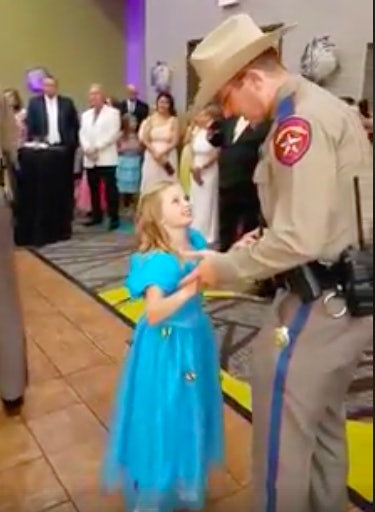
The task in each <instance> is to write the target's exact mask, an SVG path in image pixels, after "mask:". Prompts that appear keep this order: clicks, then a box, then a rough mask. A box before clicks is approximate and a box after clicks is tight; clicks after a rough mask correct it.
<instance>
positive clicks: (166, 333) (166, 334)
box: [161, 327, 172, 338]
mask: <svg viewBox="0 0 375 512" xmlns="http://www.w3.org/2000/svg"><path fill="white" fill-rule="evenodd" d="M171 334H172V327H162V329H161V335H162V336H163V338H169V336H170V335H171Z"/></svg>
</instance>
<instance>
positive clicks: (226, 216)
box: [211, 117, 270, 251]
mask: <svg viewBox="0 0 375 512" xmlns="http://www.w3.org/2000/svg"><path fill="white" fill-rule="evenodd" d="M269 128H270V125H269V123H263V124H261V125H259V126H257V127H255V128H253V127H251V125H250V124H249V123H248V122H247V121H245V120H244V119H243V118H237V117H231V118H228V119H223V120H221V121H220V125H218V127H217V129H216V130H214V131H212V137H213V138H212V140H211V142H212V144H213V145H215V146H220V147H221V151H220V155H219V239H220V250H222V251H227V250H228V249H229V248H230V247H231V246H232V245H233V244H234V242H235V241H236V240H237V239H238V235H239V230H241V232H242V233H247V232H249V231H252V230H253V229H255V228H257V227H258V226H259V217H260V206H259V200H258V193H257V189H256V186H255V184H254V183H253V174H254V170H255V167H256V165H257V163H258V160H259V150H260V146H261V145H262V144H263V142H264V140H265V138H266V136H267V134H268V131H269Z"/></svg>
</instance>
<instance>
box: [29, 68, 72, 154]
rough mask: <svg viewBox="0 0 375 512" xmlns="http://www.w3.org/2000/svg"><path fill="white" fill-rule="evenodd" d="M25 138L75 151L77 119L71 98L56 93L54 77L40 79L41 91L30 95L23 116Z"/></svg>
mask: <svg viewBox="0 0 375 512" xmlns="http://www.w3.org/2000/svg"><path fill="white" fill-rule="evenodd" d="M26 125H27V136H28V139H29V140H39V141H43V142H48V143H49V144H51V145H57V144H59V145H62V146H65V147H66V148H69V149H71V150H72V151H75V150H76V148H77V146H78V131H79V120H78V114H77V110H76V108H75V106H74V103H73V101H72V100H71V99H70V98H68V97H66V96H60V95H59V94H58V87H57V80H56V79H55V78H53V77H47V78H45V79H44V81H43V94H41V95H39V96H36V97H34V98H31V99H30V101H29V105H28V108H27V115H26Z"/></svg>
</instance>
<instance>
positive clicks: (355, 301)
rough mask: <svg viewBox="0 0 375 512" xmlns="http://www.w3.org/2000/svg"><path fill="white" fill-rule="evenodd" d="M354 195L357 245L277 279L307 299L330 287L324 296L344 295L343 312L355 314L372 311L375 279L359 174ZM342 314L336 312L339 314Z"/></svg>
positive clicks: (292, 270) (286, 273)
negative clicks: (334, 258)
mask: <svg viewBox="0 0 375 512" xmlns="http://www.w3.org/2000/svg"><path fill="white" fill-rule="evenodd" d="M353 183H354V198H355V208H356V221H357V231H358V248H356V247H353V246H349V247H347V248H346V249H345V250H344V251H343V252H342V254H341V255H340V258H339V261H338V262H337V263H333V264H332V265H326V264H323V263H321V262H319V261H314V262H311V263H307V264H305V265H301V266H299V267H296V268H293V269H291V270H289V271H288V272H285V273H284V274H282V275H280V276H277V278H276V279H277V280H278V281H279V282H280V283H281V284H282V285H284V286H286V288H287V289H288V290H290V291H291V292H292V293H295V294H296V295H298V297H299V298H300V300H301V301H302V302H304V303H308V302H312V301H314V300H317V299H319V298H320V297H321V296H322V295H323V292H324V290H331V293H330V294H329V295H328V296H327V297H325V303H328V302H329V301H330V300H331V299H332V298H334V297H341V298H343V299H344V301H345V303H346V308H345V309H344V310H343V313H346V312H348V313H349V314H350V315H351V316H352V317H364V316H372V315H373V302H374V299H373V297H374V280H373V276H374V274H373V247H372V246H366V243H365V236H364V232H363V221H362V209H361V196H360V189H359V178H358V177H357V176H356V177H355V178H354V181H353ZM332 290H333V291H332ZM340 316H342V314H341V313H340V314H338V315H336V318H339V317H340Z"/></svg>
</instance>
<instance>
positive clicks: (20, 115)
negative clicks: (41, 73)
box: [4, 88, 26, 147]
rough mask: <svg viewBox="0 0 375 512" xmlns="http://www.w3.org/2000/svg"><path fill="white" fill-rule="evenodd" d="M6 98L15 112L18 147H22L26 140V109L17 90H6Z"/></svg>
mask: <svg viewBox="0 0 375 512" xmlns="http://www.w3.org/2000/svg"><path fill="white" fill-rule="evenodd" d="M4 96H5V99H6V100H7V102H8V103H9V105H10V107H11V109H12V110H13V112H14V117H15V120H16V124H17V128H18V146H19V147H20V146H22V144H23V143H24V142H25V140H26V123H25V120H26V109H25V108H23V103H22V99H21V95H20V93H19V91H18V90H17V89H13V88H8V89H5V90H4Z"/></svg>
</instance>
